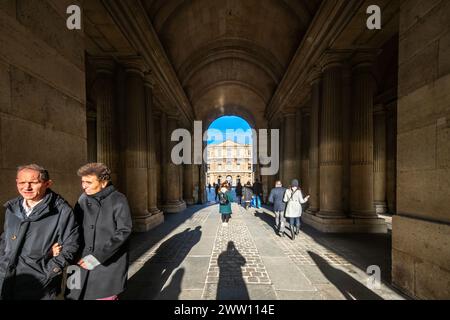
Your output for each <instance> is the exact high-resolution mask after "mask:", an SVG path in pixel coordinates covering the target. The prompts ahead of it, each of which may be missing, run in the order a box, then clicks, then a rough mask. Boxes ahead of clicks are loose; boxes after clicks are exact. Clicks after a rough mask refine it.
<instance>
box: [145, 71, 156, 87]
mask: <svg viewBox="0 0 450 320" xmlns="http://www.w3.org/2000/svg"><path fill="white" fill-rule="evenodd" d="M144 85H145V86H146V87H148V88H150V89H151V90H153V89H155V85H156V79H155V75H154V73H153V72H152V71H147V72H145V73H144Z"/></svg>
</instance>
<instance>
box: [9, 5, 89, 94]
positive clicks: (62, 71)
mask: <svg viewBox="0 0 450 320" xmlns="http://www.w3.org/2000/svg"><path fill="white" fill-rule="evenodd" d="M0 30H2V32H0V44H1V45H0V48H1V49H0V58H2V59H3V60H4V61H6V62H8V63H9V64H11V65H14V66H16V67H18V68H20V69H22V70H26V71H27V73H30V74H32V75H34V76H35V77H37V78H39V79H41V80H43V81H45V82H47V83H48V84H49V85H51V86H53V87H55V88H57V89H58V90H60V91H62V92H64V93H66V94H67V95H69V96H71V97H73V98H74V99H76V100H78V101H79V102H84V101H85V99H86V98H85V91H86V88H85V74H84V70H82V69H80V68H78V67H76V66H75V65H74V64H73V63H72V62H70V61H68V60H67V59H65V58H63V57H62V56H61V55H60V54H59V53H58V52H57V51H56V50H55V49H54V48H51V47H50V46H48V45H47V44H46V43H45V42H44V41H42V40H41V39H39V38H36V37H35V36H34V35H33V34H32V33H31V32H30V31H29V30H28V29H27V28H25V27H24V26H22V25H21V24H20V23H18V22H17V21H16V20H15V19H12V18H11V17H9V16H8V15H7V14H5V13H4V12H3V11H0ZM78 45H81V46H82V44H78Z"/></svg>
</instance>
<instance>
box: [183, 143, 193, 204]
mask: <svg viewBox="0 0 450 320" xmlns="http://www.w3.org/2000/svg"><path fill="white" fill-rule="evenodd" d="M192 136H193V135H192ZM191 145H192V150H191V161H193V160H194V138H193V137H192V139H191ZM194 167H195V165H194V164H185V165H184V169H183V174H184V177H183V184H184V185H183V198H184V201H185V202H186V204H188V205H193V204H195V203H196V201H195V200H194V171H195V170H194Z"/></svg>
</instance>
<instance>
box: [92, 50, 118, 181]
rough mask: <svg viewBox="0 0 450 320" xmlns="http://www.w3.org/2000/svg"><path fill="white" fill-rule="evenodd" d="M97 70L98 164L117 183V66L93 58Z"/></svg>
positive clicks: (108, 60) (95, 87)
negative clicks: (105, 168)
mask: <svg viewBox="0 0 450 320" xmlns="http://www.w3.org/2000/svg"><path fill="white" fill-rule="evenodd" d="M92 62H93V64H95V68H96V73H97V75H96V80H95V84H94V94H95V104H96V108H97V162H100V163H104V164H106V165H107V166H108V168H109V169H110V170H111V172H112V180H113V182H114V183H116V182H117V173H118V159H119V155H118V150H117V145H118V142H117V139H116V132H115V130H114V128H115V127H116V123H115V117H114V115H115V106H114V104H115V103H114V101H115V100H116V99H115V95H114V92H115V90H114V71H115V67H116V64H115V62H114V60H113V59H112V58H110V57H106V58H93V59H92Z"/></svg>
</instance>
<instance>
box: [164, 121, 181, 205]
mask: <svg viewBox="0 0 450 320" xmlns="http://www.w3.org/2000/svg"><path fill="white" fill-rule="evenodd" d="M164 118H166V119H167V120H166V121H164V122H165V123H166V129H164V128H162V129H163V130H164V131H162V132H161V140H162V141H163V140H164V145H163V146H162V148H163V149H164V150H163V154H164V156H163V166H164V167H165V169H164V180H163V195H164V197H165V202H164V204H163V205H162V207H161V209H162V210H163V211H164V212H167V213H178V212H181V211H183V210H184V209H186V203H185V202H184V201H182V200H180V199H181V197H182V193H181V191H182V188H181V187H180V173H181V171H180V166H177V165H175V164H174V163H173V162H172V159H171V152H172V148H173V147H174V146H175V142H172V141H170V140H171V139H170V138H171V135H172V132H173V131H174V130H176V129H177V128H178V125H177V119H178V118H177V117H176V116H167V117H164ZM163 125H164V123H163V122H162V126H163Z"/></svg>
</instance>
